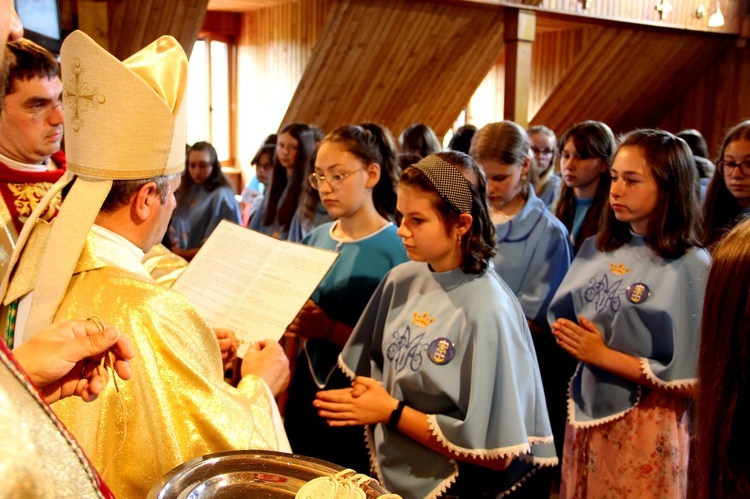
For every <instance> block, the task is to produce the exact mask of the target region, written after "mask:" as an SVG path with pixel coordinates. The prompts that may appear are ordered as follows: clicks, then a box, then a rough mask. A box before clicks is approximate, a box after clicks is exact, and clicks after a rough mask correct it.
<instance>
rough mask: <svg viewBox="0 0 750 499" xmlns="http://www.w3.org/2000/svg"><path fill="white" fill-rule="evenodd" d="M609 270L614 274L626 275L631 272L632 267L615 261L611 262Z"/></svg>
mask: <svg viewBox="0 0 750 499" xmlns="http://www.w3.org/2000/svg"><path fill="white" fill-rule="evenodd" d="M609 271H610V272H612V273H613V274H617V275H625V274H627V273H628V272H630V267H626V266H625V264H624V263H618V264H617V265H615V264H614V263H610V264H609Z"/></svg>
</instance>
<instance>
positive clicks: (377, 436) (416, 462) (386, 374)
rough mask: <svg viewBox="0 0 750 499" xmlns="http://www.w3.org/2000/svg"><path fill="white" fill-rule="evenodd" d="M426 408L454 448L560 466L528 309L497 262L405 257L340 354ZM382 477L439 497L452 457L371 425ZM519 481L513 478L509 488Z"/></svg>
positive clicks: (527, 466) (389, 484) (345, 362)
mask: <svg viewBox="0 0 750 499" xmlns="http://www.w3.org/2000/svg"><path fill="white" fill-rule="evenodd" d="M339 363H340V366H341V367H342V369H344V371H345V372H346V373H347V374H348V375H349V376H350V377H354V376H355V375H361V376H369V377H372V378H374V379H376V380H378V381H381V382H382V383H383V386H384V387H385V388H386V389H387V390H388V392H389V393H390V394H391V395H392V396H393V397H395V398H397V399H399V400H403V401H404V402H405V403H406V405H407V406H409V407H412V408H414V409H416V410H418V411H421V412H423V413H425V414H428V415H429V416H428V422H429V425H430V428H431V430H432V432H433V433H434V434H435V436H436V437H437V439H438V441H439V442H441V443H442V444H443V445H444V446H445V447H446V448H448V449H451V450H453V451H455V452H463V453H465V454H467V455H470V456H475V457H479V456H482V457H485V458H490V457H508V456H513V457H518V459H516V460H514V463H519V464H523V465H524V472H529V471H531V468H532V467H533V466H540V465H554V464H557V458H556V457H555V448H554V445H553V442H552V432H551V431H550V425H549V419H548V417H547V408H546V405H545V401H544V392H543V390H542V384H541V379H540V375H539V368H538V365H537V361H536V355H535V353H534V346H533V343H532V340H531V333H530V332H529V328H528V326H527V324H526V319H525V317H524V315H523V311H522V310H521V307H520V306H519V304H518V301H517V300H516V298H515V297H514V296H513V293H512V292H511V291H510V289H508V287H507V286H506V285H505V283H504V282H503V281H502V279H500V278H499V277H498V275H497V274H496V273H495V272H494V271H493V270H491V269H489V270H487V271H486V272H485V273H483V274H481V275H473V274H464V273H463V272H462V271H461V270H460V269H454V270H451V271H449V272H445V273H434V272H432V271H431V270H430V268H429V266H428V265H427V264H425V263H418V262H407V263H404V264H402V265H399V266H398V267H396V268H394V269H393V270H391V271H390V272H389V273H388V275H386V276H385V278H384V279H383V281H382V282H381V283H380V285H379V286H378V288H377V290H376V291H375V293H374V294H373V296H372V299H371V300H370V302H369V303H368V305H367V308H366V309H365V312H364V313H363V314H362V318H361V319H360V320H359V322H358V323H357V326H356V328H355V329H354V332H353V333H352V336H351V337H350V338H349V341H348V342H347V344H346V346H345V347H344V350H343V352H342V353H341V357H340V360H339ZM368 439H369V444H370V449H371V450H372V451H373V452H375V453H376V458H377V459H376V471H377V475H378V478H379V479H380V480H381V481H382V482H383V483H384V484H385V486H386V488H388V490H391V491H393V492H395V493H398V494H400V495H402V496H403V497H404V498H405V499H411V498H424V497H435V496H436V495H438V494H440V493H441V492H443V491H445V490H446V489H447V488H448V487H449V486H450V484H451V483H452V482H453V481H454V480H455V478H456V473H457V471H458V467H457V464H456V462H455V461H454V460H452V459H450V458H448V457H445V456H443V455H442V454H439V453H437V452H435V451H432V450H430V449H428V448H427V447H425V446H424V445H422V444H420V443H418V442H417V441H416V440H414V439H412V438H410V437H408V436H406V435H403V434H401V433H400V432H392V431H390V430H388V429H387V428H386V427H385V425H383V424H377V425H370V426H369V427H368ZM512 485H513V483H512V482H511V483H507V487H508V488H509V487H511V486H512Z"/></svg>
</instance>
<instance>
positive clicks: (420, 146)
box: [398, 123, 443, 158]
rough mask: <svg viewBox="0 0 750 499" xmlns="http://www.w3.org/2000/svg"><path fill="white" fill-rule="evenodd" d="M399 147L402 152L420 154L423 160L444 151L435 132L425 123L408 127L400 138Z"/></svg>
mask: <svg viewBox="0 0 750 499" xmlns="http://www.w3.org/2000/svg"><path fill="white" fill-rule="evenodd" d="M398 145H399V148H400V149H401V152H408V153H413V154H419V155H420V156H421V157H423V158H424V157H425V156H429V155H430V154H435V153H437V152H440V151H441V150H442V149H443V148H442V147H441V146H440V141H439V140H438V138H437V135H435V132H434V131H432V128H430V127H429V126H427V125H425V124H424V123H415V124H413V125H410V126H408V127H406V128H405V129H404V131H403V132H401V135H400V136H399V138H398Z"/></svg>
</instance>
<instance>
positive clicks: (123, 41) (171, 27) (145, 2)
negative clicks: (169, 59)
mask: <svg viewBox="0 0 750 499" xmlns="http://www.w3.org/2000/svg"><path fill="white" fill-rule="evenodd" d="M207 4H208V0H137V1H134V0H108V1H107V8H108V11H109V26H108V33H109V51H110V52H111V53H112V55H114V56H115V57H117V58H118V59H121V60H122V59H125V58H126V57H129V56H130V55H132V54H134V53H135V52H137V51H138V50H140V49H141V48H143V47H145V46H146V45H148V44H149V43H151V42H153V41H154V40H156V39H157V38H159V37H160V36H162V35H172V36H174V37H175V38H176V39H177V40H178V41H179V42H180V44H181V45H182V47H183V48H184V49H185V52H186V53H187V54H188V56H189V55H190V52H191V51H192V49H193V43H194V42H195V40H196V38H197V36H198V32H199V31H200V28H201V25H202V24H203V19H204V17H205V15H206V6H207Z"/></svg>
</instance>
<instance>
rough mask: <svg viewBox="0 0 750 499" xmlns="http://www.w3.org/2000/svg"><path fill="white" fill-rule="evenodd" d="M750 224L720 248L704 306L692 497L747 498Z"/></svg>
mask: <svg viewBox="0 0 750 499" xmlns="http://www.w3.org/2000/svg"><path fill="white" fill-rule="evenodd" d="M748 289H750V220H745V221H744V222H741V223H740V224H739V225H737V226H736V227H735V228H734V229H732V230H731V231H729V232H728V233H727V234H726V236H725V237H724V239H723V240H722V241H721V242H720V243H719V244H718V246H717V247H716V249H715V252H714V255H713V263H712V264H711V271H710V273H709V276H708V284H707V286H706V296H705V300H704V303H703V319H702V330H701V347H700V359H699V361H698V397H697V420H696V423H697V426H696V450H697V452H696V454H695V455H696V458H695V466H694V467H693V470H692V471H693V474H692V476H691V481H692V486H691V489H692V490H693V491H694V492H695V493H696V494H695V496H696V497H698V498H701V499H704V498H706V499H707V498H714V497H717V498H724V497H750V454H748V452H747V444H748V442H749V441H750V427H748V421H750V297H748Z"/></svg>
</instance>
